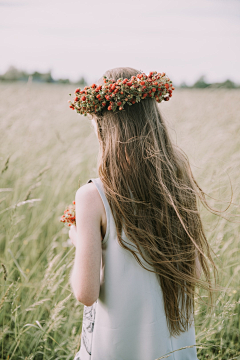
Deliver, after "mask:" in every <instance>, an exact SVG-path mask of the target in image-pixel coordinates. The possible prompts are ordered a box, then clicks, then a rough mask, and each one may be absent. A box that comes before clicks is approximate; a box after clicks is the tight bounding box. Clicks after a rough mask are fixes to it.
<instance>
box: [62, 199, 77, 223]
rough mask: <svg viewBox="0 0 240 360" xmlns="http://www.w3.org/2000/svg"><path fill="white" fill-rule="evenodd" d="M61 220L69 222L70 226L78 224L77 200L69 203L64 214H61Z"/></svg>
mask: <svg viewBox="0 0 240 360" xmlns="http://www.w3.org/2000/svg"><path fill="white" fill-rule="evenodd" d="M60 221H61V222H64V223H67V225H68V226H71V225H76V220H75V201H73V202H72V204H70V205H68V206H67V208H66V210H65V211H64V214H63V215H62V216H61V220H60Z"/></svg>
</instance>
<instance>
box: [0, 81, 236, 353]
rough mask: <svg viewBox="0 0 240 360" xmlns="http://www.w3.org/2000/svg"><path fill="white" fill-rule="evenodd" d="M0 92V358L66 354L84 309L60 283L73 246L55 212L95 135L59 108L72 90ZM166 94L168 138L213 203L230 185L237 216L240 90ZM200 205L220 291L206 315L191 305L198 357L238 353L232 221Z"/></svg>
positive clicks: (72, 348) (71, 190) (80, 174)
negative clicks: (168, 98)
mask: <svg viewBox="0 0 240 360" xmlns="http://www.w3.org/2000/svg"><path fill="white" fill-rule="evenodd" d="M0 90H1V94H2V96H1V99H0V119H1V122H0V133H1V148H0V172H1V178H0V216H1V220H0V224H1V232H0V256H1V264H2V265H1V270H0V271H1V273H0V285H1V288H0V291H1V295H0V325H1V328H0V358H1V359H8V360H10V359H11V360H15V359H34V360H35V359H48V360H50V359H73V357H74V354H75V353H76V352H77V350H79V345H80V338H81V325H82V324H81V321H82V310H83V306H82V305H81V304H80V303H78V302H77V301H76V299H75V298H74V296H73V294H72V292H71V288H70V285H69V273H70V270H71V267H72V265H73V259H74V248H73V247H72V246H70V247H69V246H68V243H67V241H66V240H67V238H68V230H67V229H66V228H64V227H63V226H62V225H61V223H60V222H59V218H60V215H61V214H62V212H63V210H64V208H65V206H66V205H67V204H68V203H70V202H71V201H72V200H73V199H74V196H75V192H76V190H77V189H78V187H79V186H81V185H82V184H84V183H85V182H86V181H87V180H88V179H89V178H91V177H97V168H96V155H97V151H98V143H97V139H96V137H95V134H94V131H93V130H92V128H91V125H90V122H89V120H88V119H87V118H86V117H80V116H79V115H77V114H76V113H75V112H73V111H71V110H70V109H69V108H68V104H67V100H68V99H69V96H68V94H69V93H73V91H74V89H73V88H72V87H69V86H67V85H65V86H64V85H63V86H61V85H56V84H48V85H46V84H42V85H35V84H27V85H23V84H9V85H1V86H0ZM175 91H176V92H175V93H174V96H173V98H172V99H171V101H170V102H168V103H163V104H160V108H161V109H162V112H163V114H164V115H165V117H166V119H167V122H168V125H169V128H170V132H171V133H172V137H173V138H174V140H175V141H177V143H178V145H179V146H180V147H181V148H183V150H184V151H185V152H186V153H187V155H188V156H189V158H190V162H191V165H192V170H193V173H194V175H195V176H196V178H197V180H198V182H199V184H200V186H201V187H202V188H203V190H204V191H205V192H206V193H207V194H209V195H210V196H211V198H209V203H210V204H211V205H212V206H213V207H215V208H218V209H223V208H224V207H227V205H228V201H229V200H230V197H231V186H232V189H233V199H232V205H231V207H230V209H229V210H228V211H227V213H226V215H227V216H228V217H230V218H231V216H232V215H233V214H239V213H240V212H239V199H240V186H239V181H240V180H239V174H240V171H239V170H240V143H239V138H240V122H239V120H240V119H239V118H240V101H239V100H240V91H239V90H211V89H207V90H175ZM230 184H231V185H230ZM201 211H202V217H203V221H204V225H205V228H206V232H207V236H208V239H209V241H210V243H211V245H212V247H213V250H214V252H215V253H216V257H215V260H216V263H217V266H218V269H219V279H220V281H219V282H220V285H221V286H222V287H223V290H222V291H219V293H217V295H216V305H215V307H214V309H213V311H212V313H211V314H210V313H208V314H206V305H204V304H203V303H196V315H195V325H196V343H197V345H198V346H197V349H198V357H199V359H200V360H203V359H219V360H220V359H224V360H225V359H233V358H234V359H240V345H239V340H240V337H239V333H240V323H239V319H240V297H239V295H240V281H239V274H240V261H239V260H240V245H239V244H240V242H239V234H240V223H238V222H237V221H240V219H236V218H235V219H233V218H232V220H234V221H235V222H229V221H228V220H226V219H224V218H221V217H217V216H214V215H212V214H211V213H209V212H207V211H206V210H205V209H201ZM200 294H201V295H202V296H203V299H204V296H206V295H205V294H204V293H201V292H200ZM205 299H206V298H205ZM153 360H154V359H153Z"/></svg>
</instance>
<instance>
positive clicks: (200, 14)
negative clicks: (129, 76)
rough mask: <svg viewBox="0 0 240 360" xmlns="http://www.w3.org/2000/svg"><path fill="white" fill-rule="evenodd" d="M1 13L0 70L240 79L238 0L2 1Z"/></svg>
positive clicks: (90, 77)
mask: <svg viewBox="0 0 240 360" xmlns="http://www.w3.org/2000/svg"><path fill="white" fill-rule="evenodd" d="M0 15H1V17H0V19H1V21H0V52H1V54H0V73H3V72H5V71H6V70H7V68H8V67H9V66H10V65H14V66H16V67H17V68H19V69H22V70H27V71H35V70H38V71H41V72H45V71H49V70H51V71H52V76H53V77H54V78H59V77H67V78H70V79H71V80H77V79H79V78H80V77H81V76H84V77H85V78H86V79H87V81H89V82H90V81H96V80H97V79H98V78H100V77H101V76H102V74H103V73H104V72H105V71H106V70H107V69H111V68H115V67H118V66H129V67H133V68H136V69H137V70H142V71H144V72H145V73H147V74H148V73H149V72H150V71H157V72H165V73H166V74H167V75H168V76H169V77H170V79H171V80H172V81H173V83H175V84H176V85H177V84H180V83H181V82H182V81H185V82H186V83H187V84H192V83H193V82H195V81H196V80H197V79H198V78H199V76H201V75H206V80H207V81H210V82H213V81H223V80H226V79H227V78H229V79H231V80H233V81H235V82H237V83H240V70H239V64H240V46H239V44H240V0H164V1H163V0H120V1H116V0H98V1H97V0H89V1H87V0H85V1H82V0H65V1H63V0H58V1H56V0H5V1H2V0H0Z"/></svg>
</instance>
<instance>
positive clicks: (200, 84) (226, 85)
mask: <svg viewBox="0 0 240 360" xmlns="http://www.w3.org/2000/svg"><path fill="white" fill-rule="evenodd" d="M180 87H181V88H185V89H186V88H189V89H194V88H196V89H205V88H212V89H240V85H237V84H235V83H234V82H233V81H231V80H229V79H227V80H226V81H223V82H220V83H208V82H206V80H205V76H204V75H202V76H200V78H199V79H198V80H197V81H196V82H195V83H194V84H193V85H192V86H188V85H186V83H185V82H183V83H181V85H180Z"/></svg>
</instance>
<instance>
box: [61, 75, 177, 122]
mask: <svg viewBox="0 0 240 360" xmlns="http://www.w3.org/2000/svg"><path fill="white" fill-rule="evenodd" d="M103 78H104V83H105V85H103V86H102V85H99V86H97V85H96V84H92V86H86V87H85V88H84V90H81V89H79V88H78V89H76V90H75V96H76V97H75V99H74V102H72V101H71V100H69V101H68V102H69V103H70V105H69V107H70V108H71V109H73V110H74V109H75V110H76V111H77V113H80V114H84V115H85V116H86V115H87V113H89V114H91V113H98V112H101V110H102V109H103V108H105V107H107V109H108V110H112V111H116V110H117V109H118V110H123V109H124V105H125V104H128V105H133V104H135V103H138V102H140V101H141V100H143V99H145V98H147V97H150V98H153V97H155V99H156V101H157V102H159V103H160V102H161V101H162V100H164V101H168V100H169V98H170V97H171V96H172V91H173V90H174V89H175V88H174V87H173V86H172V81H171V80H170V79H169V78H168V77H167V76H166V74H165V73H157V72H156V71H153V72H150V73H149V75H148V76H147V75H146V74H145V73H141V74H137V75H136V76H132V77H131V79H123V78H119V79H118V80H116V81H115V80H110V79H107V77H106V76H103ZM70 96H71V94H70Z"/></svg>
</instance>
